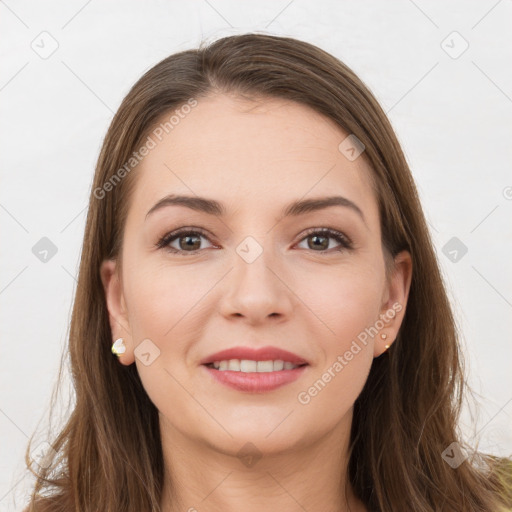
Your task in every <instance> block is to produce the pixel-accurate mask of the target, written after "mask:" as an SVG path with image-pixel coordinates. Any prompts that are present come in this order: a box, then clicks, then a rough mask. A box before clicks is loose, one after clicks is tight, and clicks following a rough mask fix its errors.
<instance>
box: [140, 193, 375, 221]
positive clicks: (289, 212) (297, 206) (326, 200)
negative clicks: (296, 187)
mask: <svg viewBox="0 0 512 512" xmlns="http://www.w3.org/2000/svg"><path fill="white" fill-rule="evenodd" d="M167 206H184V207H186V208H190V209H191V210H195V211H198V212H203V213H207V214H208V215H215V216H216V217H223V216H225V215H226V209H225V207H224V206H223V205H222V203H219V202H218V201H215V200H214V199H207V198H205V197H199V196H183V195H174V194H170V195H168V196H165V197H164V198H162V199H160V200H159V201H158V202H157V203H156V204H155V205H154V206H153V207H152V208H151V209H150V210H149V211H148V213H147V214H146V219H147V218H148V217H149V215H151V214H152V213H153V212H155V211H156V210H159V209H161V208H164V207H167ZM331 206H343V207H346V208H350V209H351V210H352V211H354V212H356V213H357V214H358V215H359V216H360V217H361V219H362V220H363V222H364V223H365V224H366V219H365V217H364V214H363V212H362V210H361V208H359V206H357V204H355V203H354V202H353V201H351V200H350V199H347V198H346V197H342V196H329V197H319V198H313V199H302V200H298V201H294V202H292V203H290V204H289V205H287V206H286V207H285V208H283V210H282V212H281V217H280V219H282V218H284V217H290V216H292V217H296V216H299V215H303V214H306V213H310V212H314V211H319V210H323V209H325V208H329V207H331Z"/></svg>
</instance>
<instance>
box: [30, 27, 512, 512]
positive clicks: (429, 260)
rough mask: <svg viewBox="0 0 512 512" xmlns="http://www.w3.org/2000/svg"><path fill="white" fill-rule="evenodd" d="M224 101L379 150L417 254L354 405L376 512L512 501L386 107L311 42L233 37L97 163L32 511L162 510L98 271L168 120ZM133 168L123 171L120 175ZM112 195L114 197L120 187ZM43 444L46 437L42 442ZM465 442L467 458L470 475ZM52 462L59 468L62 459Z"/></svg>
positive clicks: (168, 78)
mask: <svg viewBox="0 0 512 512" xmlns="http://www.w3.org/2000/svg"><path fill="white" fill-rule="evenodd" d="M214 92H221V93H223V92H225V93H231V94H239V95H244V96H248V97H256V96H257V97H263V98H265V97H269V98H284V99H287V100H292V101H295V102H298V103H300V104H303V105H307V106H309V107H311V108H312V109H314V110H315V111H317V112H319V113H321V114H323V115H324V116H326V117H327V118H329V119H332V120H334V121H335V122H336V123H337V124H338V125H339V126H340V127H341V128H342V129H343V130H344V131H345V132H347V133H348V134H354V135H355V136H356V137H357V138H358V139H359V140H360V141H361V142H362V143H363V144H364V146H365V151H364V154H363V157H364V158H366V159H367V161H368V163H369V164H370V165H371V168H372V170H373V178H374V182H375V186H376V192H377V195H378V203H379V212H380V222H381V230H382V238H383V243H384V246H385V249H386V250H387V252H389V254H390V255H393V256H394V255H396V254H397V253H398V252H399V251H401V250H403V249H406V250H408V251H409V252H410V253H411V255H412V260H413V276H412V282H411V288H410V293H409V299H408V303H407V311H406V314H405V317H404V320H403V323H402V326H401V328H400V331H399V334H398V338H397V339H396V342H395V343H394V344H393V345H392V347H391V348H390V350H389V351H388V352H387V353H385V354H384V355H383V356H381V357H379V358H377V359H375V360H374V361H373V365H372V367H371V371H370V374H369V377H368V380H367V382H366V384H365V387H364V389H363V391H362V393H361V395H360V396H359V397H358V399H357V400H356V402H355V407H354V417H353V425H352V433H351V444H350V459H349V482H350V484H351V485H352V487H353V489H354V492H355V493H356V495H357V496H358V497H359V498H360V499H361V500H362V501H363V503H365V504H366V506H367V507H368V509H369V510H371V511H374V510H378V511H382V512H396V511H397V510H414V511H415V512H427V511H439V510H443V511H475V512H476V511H491V510H492V511H496V510H500V507H501V506H503V505H505V504H508V505H511V502H512V496H511V491H510V482H505V480H506V479H508V478H509V477H507V476H506V473H505V467H507V471H508V472H509V473H510V461H509V460H508V459H499V458H497V457H491V456H485V455H483V454H479V453H477V452H474V451H472V450H471V447H467V446H465V445H464V443H463V441H462V440H461V439H459V435H458V433H457V430H458V428H457V421H458V417H459V412H460V408H461V404H462V401H463V398H464V392H465V390H466V380H465V377H464V368H463V363H462V359H461V354H460V347H459V341H458V329H457V326H456V324H455V320H454V318H453V316H452V311H451V308H450V304H449V301H448V298H447V294H446V291H445V287H444V284H443V281H442V278H441V275H440V271H439V266H438V262H437V259H436V254H435V251H434V248H433V245H432V241H431V238H430V235H429V231H428V228H427V224H426V221H425V217H424V214H423V211H422V208H421V204H420V201H419V198H418V194H417V191H416V188H415V185H414V182H413V178H412V175H411V172H410V170H409V167H408V164H407V162H406V160H405V157H404V155H403V153H402V150H401V148H400V145H399V143H398V141H397V138H396V136H395V134H394V131H393V129H392V127H391V125H390V123H389V121H388V119H387V117H386V115H385V113H384V112H383V110H382V109H381V107H380V106H379V104H378V103H377V101H376V99H375V98H374V97H373V95H372V94H371V92H370V91H369V90H368V89H367V87H366V86H365V85H364V84H363V82H362V81H361V80H360V79H359V78H358V77H357V76H356V75H355V74H354V72H353V71H351V70H350V69H349V68H348V67H347V66H346V65H344V64H343V63H342V62H340V61H339V60H338V59H336V58H335V57H333V56H332V55H330V54H328V53H326V52H325V51H323V50H321V49H319V48H317V47H315V46H313V45H311V44H308V43H305V42H302V41H299V40H296V39H292V38H288V37H278V36H272V35H266V34H243V35H236V36H230V37H225V38H222V39H219V40H217V41H214V42H213V43H210V44H202V45H201V46H200V47H199V48H198V49H194V50H187V51H182V52H180V53H176V54H174V55H171V56H170V57H168V58H166V59H164V60H162V61H161V62H159V63H158V64H157V65H155V66H154V67H153V68H151V69H150V70H149V71H147V72H146V73H145V74H144V75H143V76H142V77H141V78H140V80H139V81H138V82H137V83H136V84H135V85H134V86H133V87H132V89H131V90H130V91H129V93H128V95H127V96H126V97H125V99H124V100H123V102H122V104H121V106H120V107H119V109H118V111H117V113H116V114H115V116H114V118H113V120H112V123H111V125H110V127H109V130H108V132H107V134H106V137H105V140H104V143H103V147H102V149H101V153H100V155H99V159H98V163H97V167H96V172H95V176H94V182H93V185H92V190H91V195H90V201H89V210H88V215H87V224H86V227H85V235H84V240H83V248H82V254H81V262H80V270H79V276H78V285H77V289H76V297H75V301H74V304H73V313H72V319H71V324H70V333H69V357H70V365H71V375H72V378H73V385H74V390H75V398H76V400H75V404H74V408H73V410H72V412H71V414H70V416H69V419H68V420H67V423H66V424H65V426H64V428H62V429H61V430H60V431H59V433H58V435H56V436H55V437H54V438H53V439H52V440H50V441H49V443H50V445H51V446H52V448H53V450H54V451H52V452H51V455H53V457H52V456H50V457H49V459H48V460H46V464H44V466H47V467H45V468H37V469H34V468H33V466H34V464H33V463H31V460H30V457H29V453H30V452H31V443H29V447H28V448H27V452H26V456H25V459H26V463H27V466H28V467H29V469H30V470H31V472H32V473H33V474H34V475H35V476H36V478H37V479H36V484H35V488H34V490H33V493H32V496H31V502H30V505H29V507H28V508H27V509H26V510H27V511H37V512H41V511H45V510H48V511H50V510H51V512H71V511H77V512H78V511H80V512H97V511H98V510H101V511H105V512H121V511H126V512H128V511H131V512H150V511H154V512H157V511H160V499H161V493H162V488H163V457H162V450H161V439H160V431H159V422H158V411H157V409H156V408H155V406H154V405H153V404H152V402H151V401H150V399H149V397H148V395H147V394H146V392H145V390H144V388H143V386H142V384H141V381H140V379H139V377H138V373H137V370H136V365H133V364H132V365H130V366H128V367H125V366H122V365H120V364H119V363H118V361H117V360H116V358H115V357H113V356H112V354H111V344H112V334H111V329H110V325H109V318H108V314H107V307H106V301H105V295H104V289H103V286H102V281H101V278H100V265H101V263H102V262H103V261H104V260H105V259H107V258H118V257H119V256H120V254H121V252H120V249H121V246H122V241H123V230H124V223H125V218H126V214H127V211H128V207H129V198H130V192H131V190H133V186H134V184H135V183H136V181H135V175H136V165H135V166H134V170H132V169H131V168H130V167H126V162H129V161H130V158H133V153H134V151H136V150H137V149H138V148H139V147H140V146H141V145H142V144H143V143H144V141H145V140H147V136H148V133H150V130H151V129H152V127H154V125H155V123H156V122H157V121H158V120H160V119H161V118H162V115H164V114H167V113H168V114H169V115H172V114H173V112H174V111H178V110H179V109H180V108H182V107H183V106H184V105H187V104H190V103H191V100H192V101H194V100H195V101H197V100H198V99H200V98H201V97H203V98H204V97H206V96H207V95H209V94H211V93H214ZM123 167H124V172H120V169H122V168H123ZM107 183H110V185H109V186H106V184H107ZM31 441H32V440H31ZM453 442H458V443H459V446H460V447H461V449H465V450H466V452H467V453H469V456H468V458H467V459H466V460H465V461H464V462H463V463H462V464H461V465H459V466H458V467H457V468H452V467H451V465H449V464H447V462H446V461H445V459H444V458H443V457H442V454H443V452H444V451H445V449H446V448H447V447H449V446H450V445H451V444H452V443H453ZM50 462H51V463H50Z"/></svg>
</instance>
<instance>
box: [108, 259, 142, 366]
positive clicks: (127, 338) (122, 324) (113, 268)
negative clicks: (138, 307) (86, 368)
mask: <svg viewBox="0 0 512 512" xmlns="http://www.w3.org/2000/svg"><path fill="white" fill-rule="evenodd" d="M100 276H101V282H102V283H103V289H104V291H105V299H106V302H107V309H108V314H109V321H110V330H111V332H112V338H113V339H112V343H114V341H115V340H117V339H118V338H123V339H124V344H125V346H126V351H125V353H124V354H121V355H119V356H117V357H118V359H119V361H120V362H121V363H122V364H124V365H127V366H128V365H130V364H132V363H133V362H134V361H135V358H134V353H133V351H134V346H133V339H132V336H131V329H130V323H129V318H128V312H127V308H126V302H125V300H124V295H123V286H122V281H121V276H120V275H119V272H118V267H117V262H116V261H115V260H105V261H103V263H102V264H101V268H100ZM114 357H116V356H114Z"/></svg>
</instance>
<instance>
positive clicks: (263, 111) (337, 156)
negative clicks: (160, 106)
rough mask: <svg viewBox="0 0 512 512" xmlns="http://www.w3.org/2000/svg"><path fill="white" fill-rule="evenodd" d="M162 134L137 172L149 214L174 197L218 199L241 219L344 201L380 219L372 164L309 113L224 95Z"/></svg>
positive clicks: (286, 104)
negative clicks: (317, 200)
mask: <svg viewBox="0 0 512 512" xmlns="http://www.w3.org/2000/svg"><path fill="white" fill-rule="evenodd" d="M171 115H172V112H171V113H166V114H165V115H163V116H162V117H161V119H160V120H159V121H158V122H157V123H156V125H155V126H156V127H157V126H158V125H160V126H163V125H161V124H160V123H165V122H166V121H168V120H169V118H170V117H171ZM175 119H178V118H175ZM169 126H171V128H169ZM162 131H163V130H162V129H160V132H159V133H160V135H159V137H155V135H150V136H151V137H152V138H153V140H154V141H155V143H156V144H155V147H154V148H153V149H152V150H151V151H150V152H149V154H147V155H146V156H145V157H144V158H143V160H142V161H141V163H140V164H139V166H138V167H137V170H136V173H137V178H136V180H137V185H136V187H135V191H134V197H133V207H134V208H139V207H140V208H145V212H144V214H145V213H146V212H147V210H148V209H149V208H150V207H151V206H152V205H153V204H154V203H155V202H157V201H158V200H159V199H161V198H162V197H163V196H165V195H167V194H170V193H175V194H188V195H199V196H208V197H211V198H215V199H216V200H218V201H220V202H222V203H225V204H226V205H227V206H228V208H229V207H230V205H232V209H233V211H234V210H235V209H236V211H237V212H239V211H240V209H241V208H242V209H243V208H244V207H247V208H251V207H254V208H259V209H260V210H263V209H265V210H268V209H270V208H272V205H275V206H276V208H280V207H281V206H282V205H283V204H288V203H289V202H290V201H293V200H297V199H300V198H307V197H319V196H326V195H331V196H332V195H335V194H336V195H337V194H340V195H344V196H346V197H347V198H349V199H350V200H352V201H354V202H356V203H357V204H359V206H360V207H361V209H364V210H365V215H368V216H370V217H371V216H372V215H373V216H375V215H376V199H375V198H374V193H373V191H372V187H371V178H370V176H371V170H370V168H369V166H368V164H367V163H366V161H365V160H364V159H363V158H357V159H356V160H354V161H350V160H349V159H347V158H346V156H344V154H343V153H342V152H340V150H339V145H340V143H341V142H342V141H343V140H344V139H345V138H346V137H347V136H348V135H349V134H348V133H345V132H344V131H343V130H342V129H341V128H340V127H339V126H338V125H337V124H336V123H335V122H334V121H332V120H331V119H328V118H326V117H325V116H323V115H321V114H319V113H318V112H316V111H314V110H313V109H311V108H309V107H307V106H305V105H301V104H299V103H296V102H292V101H289V100H282V99H269V98H262V99H257V100H250V99H245V98H240V97H236V96H231V95H229V96H228V95H225V94H218V95H215V96H210V97H207V98H202V99H199V100H198V103H197V105H196V106H195V107H193V108H191V109H190V111H189V112H188V113H187V114H186V115H182V116H180V117H179V122H178V123H175V124H172V125H167V132H168V133H165V131H164V133H163V134H162V133H161V132H162ZM150 133H151V134H154V131H153V132H150ZM159 138H160V139H161V140H159ZM366 212H367V213H366Z"/></svg>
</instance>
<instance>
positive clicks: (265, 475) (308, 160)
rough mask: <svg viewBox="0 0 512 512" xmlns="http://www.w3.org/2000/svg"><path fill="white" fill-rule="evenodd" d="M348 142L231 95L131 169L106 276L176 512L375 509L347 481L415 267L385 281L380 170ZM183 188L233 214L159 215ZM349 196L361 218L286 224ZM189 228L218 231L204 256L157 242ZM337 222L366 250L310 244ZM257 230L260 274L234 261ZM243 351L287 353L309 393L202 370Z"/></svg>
mask: <svg viewBox="0 0 512 512" xmlns="http://www.w3.org/2000/svg"><path fill="white" fill-rule="evenodd" d="M166 118H168V116H166ZM347 135H348V134H347V133H344V132H343V131H342V130H341V129H340V128H339V127H338V126H337V125H336V124H335V123H333V122H332V121H331V120H329V119H327V118H325V117H323V116H322V115H320V114H318V113H316V112H315V111H313V110H311V109H309V108H308V107H306V106H302V105H299V104H297V103H294V102H290V101H286V100H276V99H268V98H267V99H263V100H260V101H249V100H248V99H242V98H238V97H235V96H231V95H226V94H217V95H214V96H209V97H208V98H202V99H200V100H199V103H198V105H197V106H196V107H195V108H193V109H192V111H191V112H190V113H189V114H188V115H187V116H186V117H185V118H184V119H183V120H181V121H180V123H179V124H178V125H177V126H175V127H174V129H173V130H172V131H171V132H170V133H169V134H168V135H167V136H166V137H165V138H164V139H163V140H162V141H161V142H160V143H159V144H158V145H157V146H156V147H155V148H154V149H153V150H152V151H151V152H150V153H149V154H148V155H147V156H146V157H145V158H144V160H143V161H142V162H141V164H140V165H139V167H138V168H137V170H136V171H134V172H137V176H136V186H135V189H134V194H133V196H132V198H131V202H130V209H129V213H128V217H127V222H126V226H125V231H124V240H123V248H122V266H121V267H120V266H119V263H116V262H115V261H111V260H107V261H105V262H104V263H103V265H102V267H101V276H102V280H103V284H104V287H105V293H106V298H107V304H108V310H109V315H110V322H111V328H112V335H113V340H115V339H117V338H118V337H123V338H124V340H125V345H126V352H125V353H124V354H122V355H121V356H120V358H119V361H120V362H121V364H123V365H130V364H133V363H135V364H136V365H137V370H138V372H139V375H140V378H141V380H142V383H143V385H144V388H145V390H146V392H147V393H148V396H149V397H150V399H151V400H152V402H153V403H154V404H155V406H156V407H157V409H158V410H159V414H160V426H161V434H162V448H163V453H164V461H165V473H166V480H165V482H166V483H165V488H164V493H163V497H162V510H164V511H166V512H175V511H178V510H180V511H187V510H189V511H191V512H192V511H193V510H199V511H208V512H212V511H223V512H226V511H239V510H244V511H247V512H252V511H256V510H258V511H259V510H261V509H262V508H263V507H264V509H266V510H269V511H274V510H287V511H292V512H293V511H299V510H300V511H303V510H308V511H310V512H314V511H322V512H326V511H332V512H334V511H348V510H351V511H365V510H366V508H365V507H364V506H363V504H362V503H361V502H360V501H359V500H357V499H356V498H355V496H354V495H353V492H352V489H351V488H350V485H348V486H347V492H345V488H344V486H340V485H339V483H340V482H344V481H345V480H346V464H347V460H348V459H347V448H348V443H349V434H350V425H351V422H352V414H353V404H354V401H355V400H356V399H357V397H358V395H359V394H360V392H361V390H362V388H363V386H364V384H365V381H366V379H367V377H368V373H369V370H370V366H371V364H372V361H373V358H375V357H378V356H380V355H381V354H382V353H383V352H384V351H385V345H386V344H391V343H392V342H393V340H394V339H395V338H396V335H397V332H398V329H399V327H400V324H401V322H402V320H403V316H404V313H405V306H406V302H407V296H408V293H409V288H410V280H411V272H412V263H411V257H410V255H409V253H407V252H405V251H404V252H402V253H400V254H399V255H397V256H396V258H395V270H394V272H393V274H392V276H391V277H390V279H389V280H387V279H386V276H385V267H384V261H385V260H384V253H383V249H382V242H381V232H380V224H379V215H378V207H377V200H376V197H375V195H374V192H373V191H372V188H371V185H370V183H371V182H370V172H371V170H370V168H369V166H368V164H367V163H366V162H365V160H364V158H362V157H359V158H357V159H356V160H354V161H349V160H348V159H347V158H346V157H345V156H344V155H343V154H342V153H341V152H340V151H339V150H338V145H339V144H340V142H341V141H342V140H343V139H344V138H345V137H346V136H347ZM171 193H173V194H185V195H192V196H194V195H197V196H201V197H207V198H209V199H215V200H217V201H219V202H221V203H223V205H224V206H225V208H226V215H225V216H224V217H222V218H218V217H216V216H214V215H209V214H206V213H204V212H197V211H193V210H190V209H188V208H186V207H184V206H175V205H174V206H167V207H165V208H161V209H158V210H156V211H154V212H153V213H152V214H150V215H149V216H148V217H147V219H146V214H147V212H148V211H149V210H150V209H151V208H152V207H153V205H155V204H156V203H157V202H158V201H159V200H160V199H161V198H163V197H164V196H166V195H167V194H171ZM334 194H336V195H342V196H344V197H346V198H348V199H350V200H351V201H353V202H354V203H356V204H357V205H358V206H359V208H360V209H361V210H362V212H363V214H364V220H363V219H362V218H361V217H360V216H359V215H358V214H357V213H356V212H355V211H353V210H352V209H350V208H347V207H340V206H333V207H329V208H327V209H324V210H320V211H315V212H310V213H306V214H303V215H300V216H298V217H287V218H282V219H280V217H279V216H280V212H281V210H282V209H283V208H284V207H285V206H286V205H288V204H289V203H291V202H292V201H294V200H298V199H304V198H313V197H314V198H317V197H324V196H330V195H334ZM181 227H196V228H203V229H204V230H205V231H206V232H207V234H208V237H206V238H205V237H203V236H202V235H201V237H200V238H199V239H196V238H194V239H193V242H194V243H193V248H196V247H199V250H198V251H196V252H195V253H194V254H191V253H190V251H191V250H192V249H187V240H186V239H184V238H183V236H182V238H181V243H180V238H176V239H174V240H173V241H172V242H171V246H172V247H173V248H175V249H181V252H182V253H183V254H184V255H179V254H172V253H170V252H168V249H166V248H163V249H157V248H155V244H156V243H157V242H158V241H159V240H160V238H161V237H163V236H164V235H166V234H167V233H169V232H171V231H174V230H176V229H178V228H181ZM324 227H330V228H333V229H335V230H338V231H341V232H342V233H344V234H345V235H346V236H348V237H349V238H350V239H351V240H352V241H353V244H354V248H353V249H351V250H348V249H344V248H343V247H342V246H341V245H340V243H339V242H337V241H336V240H335V239H333V238H328V239H327V241H325V246H324V245H321V246H320V247H316V246H315V245H314V241H315V240H314V235H308V234H307V233H305V232H306V230H307V229H309V228H324ZM247 236H251V237H253V238H254V239H255V240H256V241H257V243H259V244H260V246H261V248H262V249H263V252H262V254H261V255H260V256H259V257H258V258H257V259H256V260H255V261H253V262H252V263H250V264H249V263H247V262H246V261H245V260H244V259H243V258H241V257H240V256H239V254H238V253H237V252H236V249H237V247H238V246H239V244H240V243H241V242H242V241H243V240H244V239H245V238H246V237H247ZM320 236H321V235H320ZM308 241H309V244H308ZM327 242H328V243H329V245H327ZM196 244H197V245H196ZM339 248H342V250H341V251H339V250H337V249H339ZM187 250H188V251H189V252H187ZM396 303H398V304H400V305H402V310H401V311H400V312H398V313H397V314H396V315H395V316H394V318H392V319H389V320H388V321H386V324H385V326H384V328H383V329H382V330H381V331H379V335H378V336H375V337H374V338H373V337H371V336H370V337H368V341H367V344H366V345H363V344H361V343H359V345H360V346H361V350H360V351H359V352H358V353H357V354H356V355H354V357H353V359H352V360H350V361H349V362H348V363H347V364H346V365H345V366H344V367H343V369H342V371H339V372H338V373H336V374H335V375H336V376H335V377H334V378H332V379H331V380H330V382H328V383H327V384H326V385H325V387H324V388H323V389H322V390H321V392H319V393H318V394H317V395H316V396H314V397H312V398H311V400H310V402H309V403H307V404H303V403H300V402H299V400H298V398H297V397H298V394H299V393H300V392H304V391H305V390H306V391H307V390H308V388H309V387H310V386H312V384H313V383H314V382H315V381H317V380H318V379H320V378H322V374H324V372H325V371H326V370H327V369H328V368H329V367H332V366H333V363H334V362H335V361H336V360H337V357H338V356H339V355H343V354H344V353H345V352H346V351H347V350H349V348H350V346H351V344H352V342H353V341H354V340H356V339H357V336H358V334H359V333H361V332H362V331H364V329H365V328H367V327H369V326H372V325H374V324H375V322H376V321H377V320H378V319H379V315H382V314H384V313H386V311H388V310H389V309H390V308H391V309H392V305H393V304H396ZM381 332H383V333H385V334H387V339H386V340H385V341H384V340H382V339H381V338H380V333H381ZM144 339H150V340H151V342H152V343H153V344H154V346H156V347H158V349H159V350H160V355H159V356H158V357H157V358H156V359H155V360H154V361H153V362H152V363H151V364H150V365H148V366H146V365H144V364H143V363H142V362H141V360H140V359H139V358H138V357H136V355H135V353H134V350H135V349H136V347H137V346H138V345H139V344H140V343H141V341H142V340H144ZM240 345H244V346H251V347H261V346H266V345H272V346H276V347H279V348H283V349H285V350H288V351H291V352H294V353H295V354H298V355H299V356H301V357H303V358H304V359H306V360H307V361H308V362H309V366H308V367H307V369H306V371H305V372H304V374H303V375H302V376H301V377H300V378H299V379H298V380H296V381H295V382H292V383H289V384H287V385H285V386H283V387H281V388H278V389H277V390H274V391H271V392H266V393H260V394H258V393H244V392H240V391H236V390H234V389H231V388H229V387H227V386H224V385H222V384H220V383H218V382H217V381H215V380H214V379H212V378H211V376H210V374H209V373H208V372H207V371H205V369H204V368H203V367H201V366H200V360H201V359H202V358H204V357H205V356H208V355H210V354H212V353H214V352H217V351H218V350H222V349H226V348H231V347H234V346H240ZM248 442H250V443H252V445H251V446H252V450H253V451H254V452H256V451H257V453H258V454H259V455H261V458H260V459H259V460H258V461H257V462H256V463H255V464H254V465H252V467H248V465H246V464H244V463H242V461H241V459H240V457H238V456H237V453H238V451H239V450H240V449H241V448H242V447H243V446H244V445H246V443H248ZM171 481H172V482H173V484H175V486H174V489H173V488H171V486H170V485H169V483H170V482H171ZM171 500H172V501H171Z"/></svg>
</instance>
